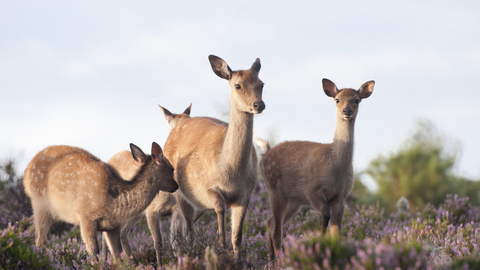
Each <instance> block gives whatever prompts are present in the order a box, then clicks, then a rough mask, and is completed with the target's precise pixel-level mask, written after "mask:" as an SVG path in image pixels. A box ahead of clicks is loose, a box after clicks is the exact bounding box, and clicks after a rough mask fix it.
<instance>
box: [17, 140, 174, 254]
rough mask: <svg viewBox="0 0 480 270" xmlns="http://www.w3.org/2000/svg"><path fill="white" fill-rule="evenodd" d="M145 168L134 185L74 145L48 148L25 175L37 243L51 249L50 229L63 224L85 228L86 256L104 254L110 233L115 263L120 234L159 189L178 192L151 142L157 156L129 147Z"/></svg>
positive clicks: (167, 166)
mask: <svg viewBox="0 0 480 270" xmlns="http://www.w3.org/2000/svg"><path fill="white" fill-rule="evenodd" d="M130 149H131V152H132V156H133V158H134V159H135V161H136V162H138V163H139V164H140V166H139V167H140V169H139V170H138V171H137V173H136V174H135V175H134V176H133V178H132V180H131V181H126V180H125V179H122V178H121V177H120V176H119V175H118V173H117V171H116V170H115V169H114V168H112V167H111V166H110V165H108V164H106V163H104V162H102V161H100V160H99V159H98V158H97V157H95V156H94V155H92V154H90V153H89V152H87V151H85V150H83V149H80V148H77V147H72V146H49V147H47V148H45V149H44V150H42V151H41V152H39V153H38V154H37V155H36V156H35V157H34V158H33V159H32V160H31V161H30V163H29V164H28V166H27V169H26V170H25V178H24V187H25V192H26V194H27V195H28V196H29V197H30V198H31V200H32V208H33V221H34V226H35V236H36V239H35V243H36V245H37V246H43V245H45V244H46V235H47V233H48V230H49V228H50V226H51V225H52V224H53V223H55V222H56V221H58V220H62V221H65V222H68V223H72V224H78V225H80V232H81V235H82V239H83V241H84V242H85V245H86V248H87V251H88V252H89V253H90V254H91V255H93V256H95V259H96V255H97V254H98V253H99V248H98V243H97V231H105V232H106V236H107V240H108V244H109V247H110V250H113V254H114V257H115V259H118V258H120V252H121V249H122V247H121V243H120V229H121V225H122V224H124V223H125V222H126V221H128V220H130V219H131V218H134V217H136V216H138V214H139V213H141V212H143V211H144V210H145V208H147V206H148V205H149V204H150V202H151V201H152V200H153V198H155V196H156V195H157V194H158V191H159V190H164V191H168V192H175V191H176V190H177V189H178V185H177V183H176V182H175V181H174V179H173V167H172V165H171V164H170V162H169V161H168V160H167V159H166V158H165V157H164V155H163V151H162V148H161V147H160V146H159V145H158V144H157V143H155V142H154V143H152V155H151V156H150V155H146V154H145V153H143V151H142V150H141V149H140V148H139V147H138V146H136V145H134V144H130Z"/></svg>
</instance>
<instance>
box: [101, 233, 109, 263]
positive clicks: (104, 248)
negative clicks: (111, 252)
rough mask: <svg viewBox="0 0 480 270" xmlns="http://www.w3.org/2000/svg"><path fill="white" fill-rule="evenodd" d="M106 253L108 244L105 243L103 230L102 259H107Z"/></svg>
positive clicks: (105, 235)
mask: <svg viewBox="0 0 480 270" xmlns="http://www.w3.org/2000/svg"><path fill="white" fill-rule="evenodd" d="M107 254H108V245H107V234H106V233H105V232H103V233H102V260H104V261H105V260H107Z"/></svg>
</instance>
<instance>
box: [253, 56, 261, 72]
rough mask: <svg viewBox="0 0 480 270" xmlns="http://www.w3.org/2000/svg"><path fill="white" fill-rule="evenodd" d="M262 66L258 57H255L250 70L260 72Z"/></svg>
mask: <svg viewBox="0 0 480 270" xmlns="http://www.w3.org/2000/svg"><path fill="white" fill-rule="evenodd" d="M261 67H262V66H261V65H260V59H259V58H257V59H256V60H255V62H254V63H253V64H252V67H251V68H250V70H251V71H253V72H255V73H256V74H257V75H258V73H259V72H260V68H261Z"/></svg>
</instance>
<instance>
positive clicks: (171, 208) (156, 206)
mask: <svg viewBox="0 0 480 270" xmlns="http://www.w3.org/2000/svg"><path fill="white" fill-rule="evenodd" d="M158 106H159V107H160V109H161V110H162V111H163V114H164V115H165V119H166V120H167V121H168V127H169V130H172V129H173V128H174V127H176V126H177V125H178V124H179V123H180V122H182V121H183V120H184V119H187V118H190V110H191V107H192V104H190V106H188V107H187V108H186V109H185V111H184V112H183V113H181V114H174V113H171V112H170V111H169V110H167V109H166V108H163V107H162V106H160V105H158ZM108 164H110V165H111V166H112V167H113V168H115V169H116V170H117V172H118V173H119V174H120V176H121V177H122V178H123V179H126V180H131V179H132V177H133V176H134V175H135V174H136V173H137V172H138V170H139V169H140V164H139V163H138V162H136V161H135V160H134V159H133V157H132V154H131V153H130V151H127V150H124V151H121V152H119V153H117V154H116V155H114V156H113V157H112V158H110V160H109V161H108ZM177 210H178V207H177V200H176V199H175V195H173V194H172V193H169V192H164V191H161V190H160V191H159V192H158V194H157V196H155V198H154V199H153V201H152V202H151V203H150V205H149V206H148V207H147V209H145V211H143V212H142V213H140V214H138V215H137V216H136V217H134V218H132V219H131V220H129V221H128V222H126V223H124V224H123V225H122V228H121V230H120V240H121V243H122V247H123V249H124V251H125V253H126V254H127V255H128V256H129V257H133V253H132V249H131V247H130V243H129V241H128V232H129V231H130V229H131V228H132V227H133V226H134V225H135V223H137V221H138V220H139V219H140V218H141V217H142V216H143V215H146V216H147V223H148V228H149V229H150V232H151V234H152V238H153V243H154V247H155V251H156V256H157V265H160V264H161V254H160V251H161V248H162V235H161V232H160V223H159V219H160V218H162V217H169V216H172V215H174V214H175V213H176V212H177ZM178 218H179V217H178V216H177V215H175V217H174V218H172V227H171V230H172V232H173V231H174V230H178V228H177V227H178V225H177V223H178V220H177V219H178ZM105 241H106V239H105V237H104V238H103V240H102V242H103V248H104V250H103V252H104V253H103V256H104V257H106V242H105Z"/></svg>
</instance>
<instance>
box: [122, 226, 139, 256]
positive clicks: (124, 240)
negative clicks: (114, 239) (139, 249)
mask: <svg viewBox="0 0 480 270" xmlns="http://www.w3.org/2000/svg"><path fill="white" fill-rule="evenodd" d="M137 221H138V220H137V219H136V218H134V219H133V220H130V221H128V222H127V223H126V224H124V225H123V226H122V228H121V229H120V243H121V245H122V246H121V247H123V251H125V254H126V255H127V257H128V258H130V259H131V260H132V261H133V262H134V263H135V264H137V261H136V260H135V257H134V256H133V252H132V248H131V247H130V241H129V240H128V233H129V232H130V230H131V229H132V227H133V226H134V225H135V223H137ZM121 251H122V250H121V249H120V252H121Z"/></svg>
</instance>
